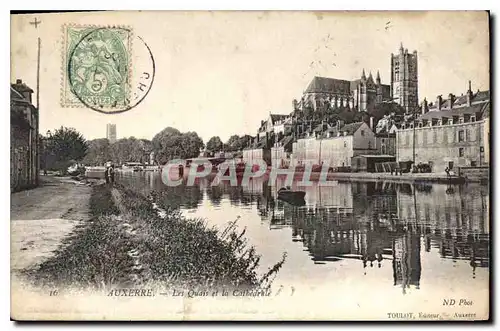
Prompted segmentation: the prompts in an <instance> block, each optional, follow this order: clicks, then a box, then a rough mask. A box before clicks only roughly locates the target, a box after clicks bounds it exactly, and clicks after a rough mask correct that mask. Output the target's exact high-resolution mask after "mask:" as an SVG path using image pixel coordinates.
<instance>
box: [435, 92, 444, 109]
mask: <svg viewBox="0 0 500 331" xmlns="http://www.w3.org/2000/svg"><path fill="white" fill-rule="evenodd" d="M442 105H443V97H442V96H441V95H438V96H437V99H436V108H437V110H441V106H442Z"/></svg>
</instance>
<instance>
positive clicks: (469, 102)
mask: <svg viewBox="0 0 500 331" xmlns="http://www.w3.org/2000/svg"><path fill="white" fill-rule="evenodd" d="M471 105H472V88H471V82H470V80H469V89H468V90H467V106H468V107H470V106H471Z"/></svg>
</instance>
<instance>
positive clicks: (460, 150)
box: [458, 147, 464, 157]
mask: <svg viewBox="0 0 500 331" xmlns="http://www.w3.org/2000/svg"><path fill="white" fill-rule="evenodd" d="M458 156H459V157H463V156H464V148H463V147H460V148H459V149H458Z"/></svg>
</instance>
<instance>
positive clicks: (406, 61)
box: [391, 43, 418, 113]
mask: <svg viewBox="0 0 500 331" xmlns="http://www.w3.org/2000/svg"><path fill="white" fill-rule="evenodd" d="M391 98H392V100H393V101H394V102H396V103H398V104H400V105H401V106H402V107H403V108H404V109H405V110H406V112H407V113H411V112H413V111H415V110H416V109H417V108H418V58H417V51H413V53H408V49H404V48H403V43H401V46H400V47H399V53H398V54H393V53H391Z"/></svg>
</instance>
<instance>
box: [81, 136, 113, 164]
mask: <svg viewBox="0 0 500 331" xmlns="http://www.w3.org/2000/svg"><path fill="white" fill-rule="evenodd" d="M88 146H89V148H88V150H87V155H85V158H84V159H83V162H84V163H85V164H88V165H103V164H104V163H106V162H108V161H110V160H112V153H111V145H110V143H109V140H108V139H106V138H100V139H94V140H90V141H89V142H88Z"/></svg>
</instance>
